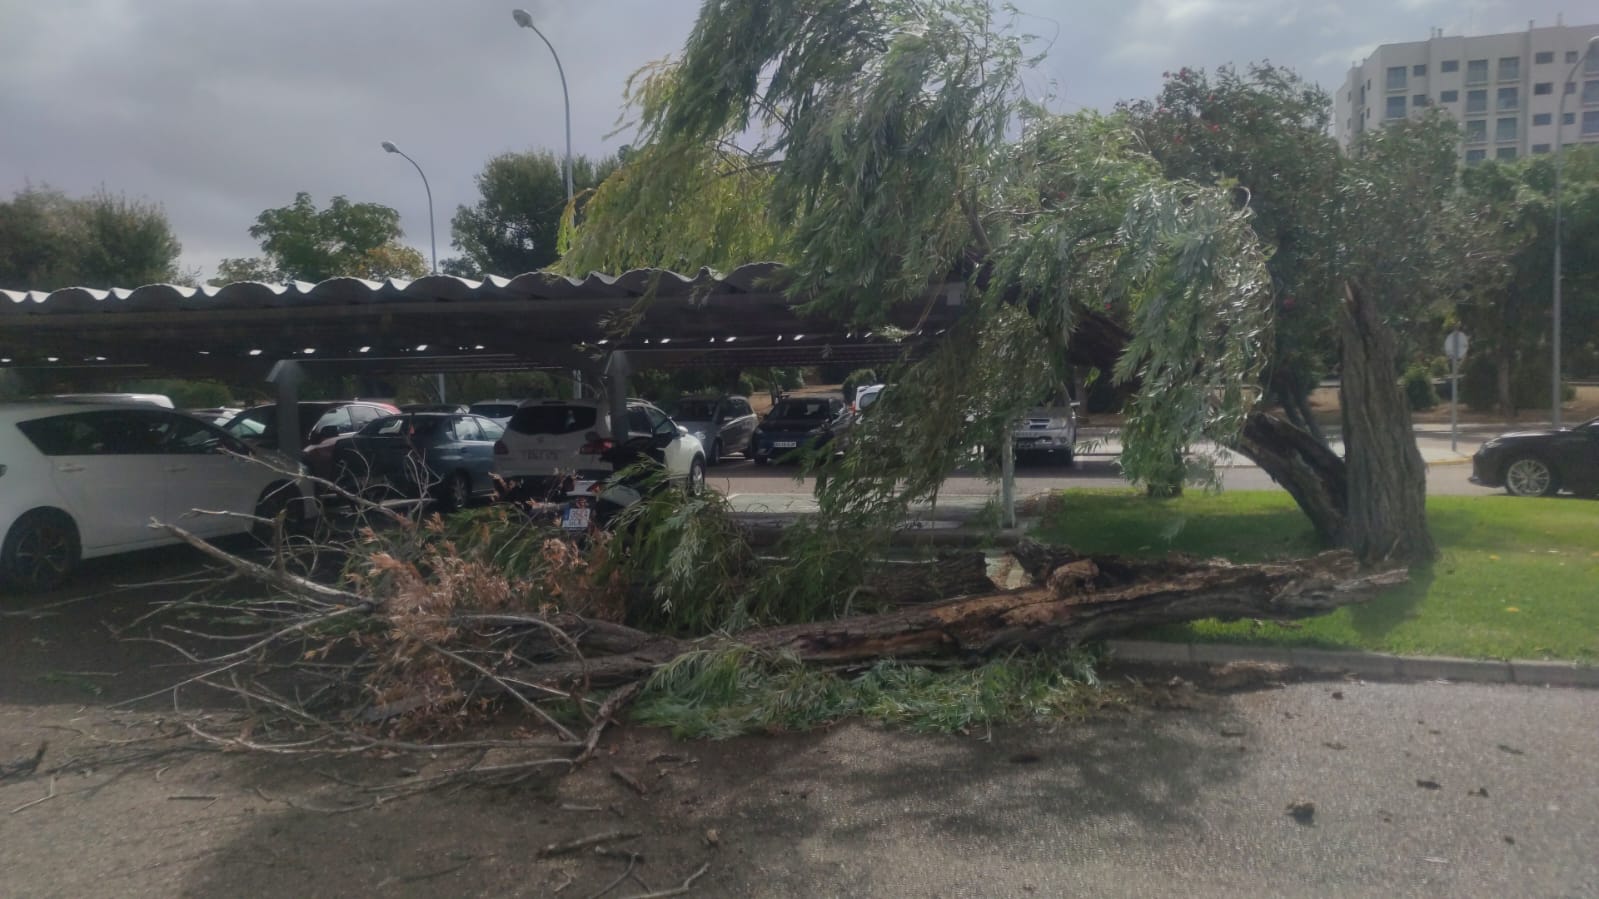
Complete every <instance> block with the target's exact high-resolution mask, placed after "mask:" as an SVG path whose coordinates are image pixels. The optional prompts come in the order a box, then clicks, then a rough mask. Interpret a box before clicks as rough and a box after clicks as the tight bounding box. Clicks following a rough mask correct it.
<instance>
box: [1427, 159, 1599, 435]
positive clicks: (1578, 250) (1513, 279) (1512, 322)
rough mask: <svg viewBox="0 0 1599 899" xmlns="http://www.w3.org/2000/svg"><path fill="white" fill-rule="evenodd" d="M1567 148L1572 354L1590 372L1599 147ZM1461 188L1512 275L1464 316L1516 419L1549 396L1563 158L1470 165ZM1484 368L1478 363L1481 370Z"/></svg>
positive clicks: (1598, 306) (1469, 300)
mask: <svg viewBox="0 0 1599 899" xmlns="http://www.w3.org/2000/svg"><path fill="white" fill-rule="evenodd" d="M1565 152H1566V160H1565V162H1566V171H1565V179H1564V184H1563V190H1562V194H1563V200H1562V204H1561V205H1562V206H1563V208H1564V210H1565V219H1566V222H1565V236H1564V238H1563V242H1564V248H1563V249H1564V262H1563V265H1564V268H1565V279H1564V284H1563V294H1564V296H1563V305H1564V307H1565V310H1564V312H1563V317H1564V319H1565V321H1564V322H1563V325H1564V328H1565V332H1566V334H1565V338H1564V343H1565V346H1564V347H1563V349H1565V350H1567V351H1568V352H1571V355H1572V356H1573V357H1574V360H1575V361H1576V362H1577V363H1578V366H1579V368H1578V370H1581V369H1580V366H1582V365H1583V363H1584V361H1585V360H1587V359H1591V358H1592V357H1593V351H1592V349H1591V347H1592V343H1593V340H1594V338H1593V336H1592V334H1593V326H1594V325H1595V324H1596V323H1599V322H1596V319H1599V150H1596V149H1595V148H1592V147H1582V146H1576V147H1568V148H1567V149H1566V151H1565ZM1462 184H1463V186H1464V189H1465V191H1466V194H1467V196H1468V197H1469V198H1471V199H1473V200H1475V201H1476V202H1477V203H1479V204H1480V205H1481V207H1482V209H1483V211H1484V215H1485V218H1486V219H1487V220H1488V221H1489V222H1490V223H1491V224H1492V226H1493V228H1494V229H1495V238H1496V243H1497V245H1498V249H1499V252H1501V253H1502V254H1503V255H1504V256H1505V257H1506V265H1507V267H1508V277H1506V278H1505V279H1504V280H1503V282H1502V283H1499V284H1496V285H1494V286H1493V288H1492V289H1490V290H1486V291H1482V292H1478V293H1476V294H1473V295H1471V296H1468V297H1466V298H1464V300H1463V301H1462V302H1461V303H1460V304H1459V305H1458V306H1457V307H1456V309H1455V313H1456V317H1457V320H1458V322H1459V324H1460V326H1461V327H1462V328H1463V329H1464V330H1465V331H1466V333H1467V334H1469V335H1470V336H1471V338H1472V356H1473V357H1476V358H1480V359H1485V360H1488V364H1491V366H1492V369H1493V377H1494V382H1493V383H1494V396H1495V398H1496V405H1497V407H1498V409H1499V411H1500V412H1501V413H1502V414H1504V415H1505V416H1507V417H1514V416H1515V415H1516V414H1517V412H1518V411H1519V408H1520V406H1521V405H1523V404H1524V403H1526V402H1528V401H1529V399H1530V401H1531V402H1532V403H1535V404H1536V405H1537V406H1538V407H1542V406H1544V405H1547V402H1548V396H1549V386H1548V385H1549V382H1550V378H1549V361H1550V353H1549V341H1550V339H1551V337H1552V333H1551V331H1552V329H1551V309H1552V307H1551V304H1550V297H1551V295H1552V293H1553V286H1554V285H1553V271H1554V196H1553V194H1554V162H1553V160H1552V159H1550V158H1549V157H1531V158H1528V159H1523V160H1517V161H1516V162H1512V163H1499V162H1491V161H1490V162H1485V163H1482V164H1481V165H1476V166H1471V167H1469V168H1467V169H1466V170H1465V172H1464V174H1463V176H1462ZM1479 364H1480V363H1477V362H1476V361H1475V359H1474V360H1473V367H1474V368H1475V367H1476V366H1477V365H1479ZM1590 364H1591V363H1590ZM1569 370H1570V369H1568V371H1569ZM1529 393H1530V394H1531V397H1528V394H1529Z"/></svg>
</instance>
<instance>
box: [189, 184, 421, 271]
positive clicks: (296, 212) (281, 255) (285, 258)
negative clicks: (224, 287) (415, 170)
mask: <svg viewBox="0 0 1599 899" xmlns="http://www.w3.org/2000/svg"><path fill="white" fill-rule="evenodd" d="M250 236H251V237H253V238H255V239H257V240H259V241H260V242H261V251H262V255H261V256H257V257H252V258H244V259H224V260H222V262H221V263H220V264H219V265H218V266H217V277H216V278H214V279H212V283H217V284H222V283H227V282H229V281H266V282H279V281H290V280H295V281H324V280H326V279H328V278H336V277H353V278H373V279H381V278H419V277H421V276H423V275H425V274H427V272H428V266H427V262H426V261H425V260H424V259H423V258H422V254H421V253H419V252H417V251H416V250H415V249H412V248H411V247H408V246H406V245H404V244H402V243H400V238H402V237H404V236H405V232H403V231H401V230H400V214H399V213H398V212H396V211H395V210H394V209H392V208H390V207H388V206H384V205H381V204H379V203H352V202H350V200H349V199H348V198H346V197H343V196H336V197H334V198H333V199H332V201H331V202H329V204H328V207H327V208H326V209H317V208H316V203H315V202H314V201H313V200H312V199H311V195H310V194H309V193H306V192H304V191H301V192H300V193H298V194H295V196H294V202H293V203H290V204H289V205H287V206H280V207H278V208H276V209H268V210H265V211H263V212H262V213H261V214H260V215H259V216H257V217H256V220H255V224H254V225H251V226H250Z"/></svg>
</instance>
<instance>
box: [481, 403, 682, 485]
mask: <svg viewBox="0 0 1599 899" xmlns="http://www.w3.org/2000/svg"><path fill="white" fill-rule="evenodd" d="M609 412H610V407H609V406H608V405H607V404H606V401H605V400H603V399H599V400H528V401H526V402H524V403H523V404H522V405H521V407H520V408H518V409H517V410H516V414H514V415H512V416H511V418H510V420H509V421H507V422H506V424H505V435H504V436H502V437H501V438H500V440H499V442H498V443H496V444H495V445H494V471H495V474H498V475H499V476H500V477H502V478H504V479H506V480H520V481H522V482H524V483H525V484H527V485H528V486H531V487H533V488H534V490H535V492H545V493H547V492H548V488H549V487H551V486H554V485H556V484H558V483H560V482H561V481H563V480H564V479H566V478H567V477H569V476H570V477H572V478H574V479H575V480H577V481H597V480H603V479H604V478H607V477H609V476H610V475H611V473H612V469H611V467H610V465H609V464H608V463H606V462H604V461H603V460H602V459H601V456H602V455H603V454H604V453H606V452H608V451H609V450H610V449H611V448H612V447H614V446H615V445H616V443H615V438H614V436H613V435H612V433H611V416H610V414H609ZM627 429H628V434H627V436H626V437H625V438H624V439H625V440H626V441H628V442H631V443H637V444H638V445H640V446H641V447H643V448H644V449H643V451H644V452H645V454H647V455H649V456H651V457H653V458H654V459H655V460H656V461H657V462H660V463H661V464H662V465H663V466H665V468H666V471H667V473H668V474H669V475H670V476H671V477H672V478H673V479H674V480H677V481H679V482H681V483H683V484H684V485H685V486H686V487H687V488H688V490H689V491H690V492H694V493H698V492H699V491H700V490H702V489H704V487H705V447H704V446H703V445H701V444H700V441H699V440H698V439H697V438H696V437H695V436H694V435H693V434H690V433H688V431H686V430H685V429H683V428H681V427H679V426H678V424H677V422H674V421H673V420H672V419H671V417H670V416H668V415H667V414H666V413H665V412H662V411H661V410H660V409H657V408H656V407H655V406H653V405H651V404H649V403H646V402H644V401H643V400H628V402H627Z"/></svg>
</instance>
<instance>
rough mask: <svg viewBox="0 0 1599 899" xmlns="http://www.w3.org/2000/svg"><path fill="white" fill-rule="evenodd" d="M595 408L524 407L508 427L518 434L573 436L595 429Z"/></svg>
mask: <svg viewBox="0 0 1599 899" xmlns="http://www.w3.org/2000/svg"><path fill="white" fill-rule="evenodd" d="M598 411H599V410H598V409H596V408H595V407H593V406H560V405H556V406H523V407H522V408H520V409H518V410H516V414H515V415H512V416H511V420H510V421H509V422H507V423H506V427H507V428H509V429H510V430H512V431H515V432H517V433H518V434H573V433H576V432H578V431H587V430H589V429H590V428H592V427H594V421H595V418H596V417H597V416H596V414H595V413H597V412H598Z"/></svg>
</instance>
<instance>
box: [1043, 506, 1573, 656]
mask: <svg viewBox="0 0 1599 899" xmlns="http://www.w3.org/2000/svg"><path fill="white" fill-rule="evenodd" d="M1427 507H1428V512H1429V516H1430V519H1431V524H1432V532H1433V537H1434V539H1435V540H1437V542H1438V546H1439V549H1440V550H1441V555H1440V557H1439V559H1438V561H1437V562H1436V563H1434V564H1432V565H1430V566H1422V567H1418V568H1416V569H1414V570H1413V571H1412V572H1411V582H1410V583H1409V584H1407V585H1405V586H1403V587H1399V588H1395V589H1394V590H1392V591H1390V592H1388V593H1386V594H1384V595H1383V596H1381V597H1378V598H1377V599H1375V600H1373V601H1372V602H1370V603H1367V604H1365V605H1361V606H1352V607H1349V608H1344V609H1339V610H1337V611H1336V612H1333V613H1332V614H1330V615H1325V616H1322V617H1319V618H1309V619H1303V620H1301V621H1297V622H1288V623H1285V624H1275V623H1269V622H1259V623H1257V622H1253V621H1237V622H1231V623H1222V622H1218V621H1199V622H1194V623H1192V624H1188V625H1172V626H1166V627H1159V628H1152V629H1150V630H1149V631H1146V632H1142V633H1139V634H1135V635H1130V636H1138V637H1143V638H1155V639H1169V640H1196V641H1211V642H1227V643H1252V644H1269V645H1274V646H1313V647H1319V648H1327V649H1367V650H1375V651H1379V652H1396V653H1411V654H1420V655H1448V656H1468V657H1475V658H1518V659H1541V658H1550V659H1569V660H1576V661H1585V662H1595V661H1599V503H1595V502H1592V501H1587V500H1579V499H1519V498H1515V497H1510V496H1440V497H1433V498H1432V499H1430V500H1429V501H1428V504H1427ZM1037 534H1038V536H1039V537H1040V538H1041V539H1045V540H1048V541H1051V542H1056V543H1064V544H1067V545H1069V546H1071V547H1073V548H1074V549H1076V550H1078V551H1079V552H1085V553H1122V554H1126V555H1146V556H1147V555H1160V554H1162V553H1166V552H1171V551H1178V552H1185V553H1192V554H1195V555H1201V556H1212V557H1215V556H1219V557H1222V558H1227V559H1232V560H1235V561H1260V560H1265V559H1276V558H1284V557H1290V556H1298V555H1306V554H1310V553H1313V552H1315V551H1316V550H1317V546H1316V542H1315V537H1314V534H1313V533H1312V531H1311V529H1310V525H1309V523H1308V522H1307V521H1306V519H1305V517H1304V516H1303V515H1302V514H1301V513H1300V512H1299V511H1298V509H1297V508H1296V507H1295V506H1294V504H1293V501H1292V500H1291V499H1289V498H1288V495H1287V494H1284V493H1278V492H1265V491H1238V492H1227V493H1221V494H1216V495H1210V496H1206V495H1202V494H1197V493H1196V494H1190V495H1187V496H1183V497H1180V498H1178V499H1174V500H1150V499H1146V498H1145V497H1144V496H1143V494H1142V493H1140V492H1133V491H1127V490H1071V491H1066V492H1065V493H1063V494H1061V495H1060V498H1059V499H1058V500H1057V502H1056V503H1055V504H1054V505H1053V506H1052V507H1051V509H1050V511H1049V513H1048V514H1047V515H1046V516H1045V519H1044V521H1043V522H1042V523H1041V524H1040V526H1039V528H1038V531H1037Z"/></svg>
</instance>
